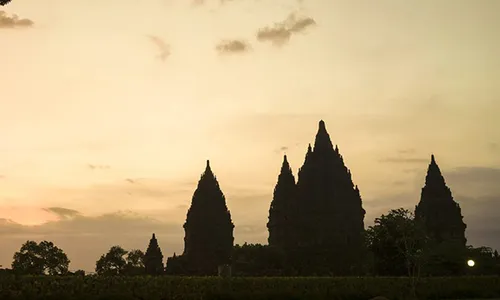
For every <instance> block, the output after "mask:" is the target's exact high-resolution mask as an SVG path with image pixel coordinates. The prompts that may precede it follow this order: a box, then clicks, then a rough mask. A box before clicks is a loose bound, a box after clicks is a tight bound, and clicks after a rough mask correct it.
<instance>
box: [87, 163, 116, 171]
mask: <svg viewBox="0 0 500 300" xmlns="http://www.w3.org/2000/svg"><path fill="white" fill-rule="evenodd" d="M87 167H88V168H89V169H91V170H107V169H110V168H111V167H110V166H108V165H92V164H88V165H87Z"/></svg>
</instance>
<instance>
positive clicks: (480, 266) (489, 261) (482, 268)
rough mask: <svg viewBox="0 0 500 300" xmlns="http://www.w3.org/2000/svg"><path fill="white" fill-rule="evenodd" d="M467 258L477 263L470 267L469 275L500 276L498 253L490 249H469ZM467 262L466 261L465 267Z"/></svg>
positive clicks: (469, 247)
mask: <svg viewBox="0 0 500 300" xmlns="http://www.w3.org/2000/svg"><path fill="white" fill-rule="evenodd" d="M467 258H468V259H471V260H473V261H474V262H475V264H474V266H473V267H469V268H468V270H467V273H468V274H469V275H500V260H499V258H498V252H497V251H496V250H495V251H493V249H491V248H490V247H476V248H475V247H472V246H468V247H467ZM465 264H466V262H465V261H464V265H465Z"/></svg>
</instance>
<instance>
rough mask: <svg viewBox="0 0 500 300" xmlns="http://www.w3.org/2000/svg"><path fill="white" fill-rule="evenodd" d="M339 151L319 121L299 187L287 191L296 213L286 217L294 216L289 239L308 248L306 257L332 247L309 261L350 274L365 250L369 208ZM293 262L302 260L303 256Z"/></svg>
mask: <svg viewBox="0 0 500 300" xmlns="http://www.w3.org/2000/svg"><path fill="white" fill-rule="evenodd" d="M338 152H339V151H338V147H335V148H334V146H333V144H332V141H331V139H330V135H329V134H328V132H327V129H326V125H325V122H324V121H323V120H321V121H320V122H319V126H318V131H317V133H316V138H315V141H314V148H313V149H311V147H310V146H309V147H308V150H307V154H306V158H305V161H304V164H303V165H302V167H301V168H300V169H299V173H298V180H297V184H296V192H295V193H294V196H293V197H292V196H288V198H290V199H292V200H293V201H288V203H293V205H292V207H293V210H292V211H293V212H294V214H291V215H289V216H288V217H289V219H291V220H292V222H289V224H290V225H288V227H289V228H290V229H291V230H290V232H291V235H292V238H291V239H290V240H292V241H294V243H295V245H296V246H295V247H296V248H300V249H301V250H300V251H306V253H309V255H308V257H313V256H315V255H314V253H316V252H315V251H316V249H318V248H321V249H325V250H326V249H328V250H327V252H328V253H329V254H328V258H325V257H322V258H321V259H322V262H319V261H317V262H316V263H313V262H312V261H309V262H308V264H311V265H314V264H324V262H325V261H328V263H327V265H324V267H325V268H326V269H329V271H328V272H329V273H332V272H333V273H335V274H337V275H342V274H343V275H346V274H349V272H351V271H350V270H351V269H352V268H353V266H354V265H356V264H357V263H358V262H359V261H360V257H361V255H362V250H363V244H364V241H363V233H364V215H365V211H364V209H363V207H362V200H361V196H360V193H359V189H356V188H355V187H354V184H353V182H352V178H351V174H350V171H349V169H348V168H347V167H346V166H345V164H344V162H343V160H342V157H341V155H340V154H339V153H338ZM283 202H285V201H283ZM270 236H271V235H270ZM292 248H293V244H292ZM309 251H310V252H309ZM292 252H293V251H292ZM292 263H298V264H299V265H303V262H301V261H294V262H292ZM326 269H325V270H326Z"/></svg>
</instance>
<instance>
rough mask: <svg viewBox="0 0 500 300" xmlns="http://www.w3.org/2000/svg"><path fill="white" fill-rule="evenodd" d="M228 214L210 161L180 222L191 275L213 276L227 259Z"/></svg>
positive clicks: (230, 240)
mask: <svg viewBox="0 0 500 300" xmlns="http://www.w3.org/2000/svg"><path fill="white" fill-rule="evenodd" d="M233 229H234V225H233V223H232V221H231V214H230V212H229V210H228V208H227V206H226V200H225V197H224V193H223V192H222V190H221V189H220V186H219V183H218V181H217V178H216V177H215V175H214V173H213V172H212V169H211V168H210V162H209V161H208V160H207V165H206V169H205V172H204V173H203V175H202V176H201V178H200V181H199V182H198V186H197V188H196V190H195V191H194V194H193V199H192V201H191V206H190V208H189V210H188V213H187V218H186V223H185V224H184V230H185V237H184V254H183V255H185V257H186V259H187V262H188V269H189V270H188V271H189V272H191V274H198V275H214V274H217V267H218V266H219V265H220V264H226V263H228V262H229V261H230V257H231V251H232V247H233V242H234V239H233Z"/></svg>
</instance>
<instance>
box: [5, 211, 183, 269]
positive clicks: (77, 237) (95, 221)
mask: <svg viewBox="0 0 500 300" xmlns="http://www.w3.org/2000/svg"><path fill="white" fill-rule="evenodd" d="M57 210H59V211H64V210H67V211H72V210H69V209H64V208H58V209H57ZM152 233H156V236H157V237H158V240H159V243H160V246H161V247H162V251H163V253H164V255H166V256H167V255H172V253H173V252H174V251H176V252H180V251H181V250H182V238H183V228H182V224H180V223H177V222H162V221H159V220H157V219H154V218H151V217H147V216H144V215H140V214H137V213H133V212H129V211H120V212H114V213H108V214H103V215H98V216H84V215H81V214H78V215H74V217H73V218H71V219H62V220H59V221H52V222H47V223H45V224H42V225H36V226H24V225H21V224H18V223H15V222H12V221H11V220H7V219H0V238H1V240H2V252H1V254H0V265H10V262H11V261H12V255H13V254H14V252H15V251H18V250H19V248H20V247H21V245H22V244H23V243H24V242H26V241H27V240H36V241H41V240H49V241H53V242H54V243H55V244H56V245H57V246H58V247H61V248H62V249H63V250H64V251H65V252H66V253H67V254H68V257H69V259H70V260H71V265H70V268H71V269H73V270H74V269H80V268H81V269H84V270H86V271H92V270H93V268H94V266H95V262H96V260H97V259H98V258H99V256H100V255H102V254H103V253H105V252H106V251H107V250H108V249H109V248H110V247H111V246H113V245H121V246H123V247H124V248H125V249H143V250H145V248H146V247H147V245H148V241H149V238H150V237H151V234H152Z"/></svg>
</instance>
